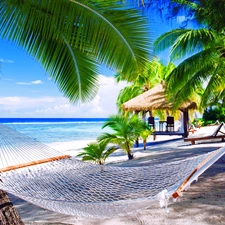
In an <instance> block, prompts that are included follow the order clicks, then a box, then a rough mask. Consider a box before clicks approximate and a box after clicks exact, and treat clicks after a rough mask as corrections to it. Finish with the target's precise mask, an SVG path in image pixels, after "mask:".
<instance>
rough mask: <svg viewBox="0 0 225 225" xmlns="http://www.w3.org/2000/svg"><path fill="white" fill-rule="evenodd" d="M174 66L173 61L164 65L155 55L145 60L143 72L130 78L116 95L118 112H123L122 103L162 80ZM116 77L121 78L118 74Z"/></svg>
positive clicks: (118, 79)
mask: <svg viewBox="0 0 225 225" xmlns="http://www.w3.org/2000/svg"><path fill="white" fill-rule="evenodd" d="M174 68H175V65H174V64H173V63H168V65H167V66H164V65H163V64H162V63H161V62H160V60H159V59H158V58H156V57H155V58H153V59H152V60H151V61H149V62H147V63H146V65H145V67H144V69H143V73H141V74H137V76H136V77H135V79H133V80H132V83H131V84H130V85H129V86H126V87H125V88H123V89H122V90H121V91H120V92H119V95H118V97H117V107H118V110H119V112H120V113H122V112H123V110H122V105H123V103H125V102H127V101H129V100H130V99H132V98H134V97H136V96H138V95H140V94H142V93H144V92H145V91H148V90H149V89H151V88H153V87H154V86H156V85H157V84H159V83H161V82H163V81H164V80H165V79H166V77H167V76H168V74H170V72H171V71H172V70H173V69H174ZM116 78H117V81H118V82H119V81H120V80H122V79H121V76H120V74H117V76H116Z"/></svg>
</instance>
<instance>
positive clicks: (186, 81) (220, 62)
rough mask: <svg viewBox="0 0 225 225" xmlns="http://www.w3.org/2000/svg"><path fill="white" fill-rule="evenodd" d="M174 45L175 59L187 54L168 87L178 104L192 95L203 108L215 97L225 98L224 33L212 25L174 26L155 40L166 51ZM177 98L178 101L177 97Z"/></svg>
mask: <svg viewBox="0 0 225 225" xmlns="http://www.w3.org/2000/svg"><path fill="white" fill-rule="evenodd" d="M169 46H171V49H170V53H171V54H170V56H171V59H172V60H176V59H178V58H180V59H182V57H187V58H186V59H185V60H183V62H181V63H180V64H179V65H178V66H177V67H176V68H175V69H174V70H173V71H172V72H171V74H170V75H169V76H168V78H167V81H166V83H167V91H168V93H169V94H170V95H171V98H172V99H174V102H175V103H176V105H175V106H176V107H178V105H179V104H180V103H183V102H185V101H187V100H188V99H192V100H195V101H196V102H199V100H200V99H201V103H200V106H201V107H202V108H205V107H207V106H208V105H210V104H212V102H213V100H214V99H218V98H219V99H218V100H220V99H221V98H224V95H223V94H224V88H225V86H224V80H225V75H224V72H223V71H224V69H225V62H224V59H223V58H224V57H223V51H224V48H225V45H224V37H223V35H221V34H219V33H216V32H214V31H210V30H208V29H197V30H188V29H183V30H174V31H171V32H168V33H166V34H164V35H162V36H161V37H160V38H159V39H157V41H156V42H155V47H156V49H158V50H160V51H162V50H164V49H165V48H167V47H169ZM175 100H176V101H175Z"/></svg>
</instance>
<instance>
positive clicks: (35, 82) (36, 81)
mask: <svg viewBox="0 0 225 225" xmlns="http://www.w3.org/2000/svg"><path fill="white" fill-rule="evenodd" d="M31 83H32V84H43V82H42V81H41V80H35V81H32V82H31Z"/></svg>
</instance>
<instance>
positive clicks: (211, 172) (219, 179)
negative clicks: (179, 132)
mask: <svg viewBox="0 0 225 225" xmlns="http://www.w3.org/2000/svg"><path fill="white" fill-rule="evenodd" d="M223 146H225V143H223V142H214V143H211V142H210V143H204V144H196V145H190V144H189V143H186V142H183V140H181V139H180V140H173V141H168V142H164V143H162V144H160V143H158V144H157V145H150V146H148V148H147V150H145V151H143V149H142V148H135V149H134V150H133V152H134V155H135V159H134V160H131V161H127V159H126V158H125V157H124V156H123V153H122V152H117V153H115V154H114V155H113V156H112V159H111V160H109V162H108V163H109V164H113V165H118V166H141V165H149V164H151V163H161V162H170V161H172V160H179V159H182V158H185V157H190V156H194V155H198V154H202V153H206V152H209V151H213V150H216V149H218V148H219V147H223ZM10 196H11V200H12V202H13V203H14V206H15V207H16V208H17V210H18V212H19V214H20V216H21V217H22V219H23V221H24V222H25V224H27V225H28V224H30V225H31V224H32V225H34V224H38V225H41V224H43V225H44V224H45V225H47V224H55V225H57V224H76V225H117V224H119V225H125V224H126V225H127V224H129V225H147V224H149V225H180V224H183V225H203V224H204V225H205V224H214V225H217V224H225V156H224V157H222V158H221V159H219V160H218V161H217V162H216V163H215V164H214V165H213V166H212V167H210V168H209V169H208V170H207V171H206V172H205V173H203V174H202V175H201V176H200V177H199V180H198V182H197V183H193V184H192V186H191V187H190V189H189V190H188V191H187V192H185V193H184V195H183V197H180V198H179V199H178V200H177V202H176V203H173V201H172V200H171V201H170V204H169V213H166V211H165V209H161V208H159V206H158V205H154V206H149V208H147V209H145V210H141V211H138V212H136V213H132V214H131V215H126V216H124V217H118V218H112V219H104V220H101V219H87V218H78V217H73V216H67V215H62V214H58V213H54V212H51V211H48V210H45V209H41V208H39V207H37V206H34V205H32V204H30V203H27V202H25V201H23V200H21V199H18V198H16V197H14V196H12V195H10Z"/></svg>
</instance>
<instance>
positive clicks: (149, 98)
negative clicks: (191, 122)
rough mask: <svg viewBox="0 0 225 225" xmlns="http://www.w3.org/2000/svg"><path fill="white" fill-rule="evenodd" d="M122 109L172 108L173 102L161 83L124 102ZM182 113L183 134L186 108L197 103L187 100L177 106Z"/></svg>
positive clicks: (193, 106) (185, 131) (186, 119)
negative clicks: (168, 97) (169, 99)
mask: <svg viewBox="0 0 225 225" xmlns="http://www.w3.org/2000/svg"><path fill="white" fill-rule="evenodd" d="M122 107H123V110H124V111H150V110H172V109H173V102H169V101H168V99H167V97H166V94H165V88H164V87H163V85H162V84H159V85H157V86H155V87H154V88H152V89H150V90H149V91H146V92H144V93H143V94H141V95H139V96H137V97H135V98H133V99H131V100H129V101H127V102H125V103H124V104H123V106H122ZM178 109H179V110H180V111H181V112H182V113H183V126H184V136H185V137H186V136H187V135H188V125H187V124H188V110H189V109H197V104H196V103H195V102H193V101H187V102H185V103H183V104H182V105H180V106H179V108H178Z"/></svg>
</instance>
